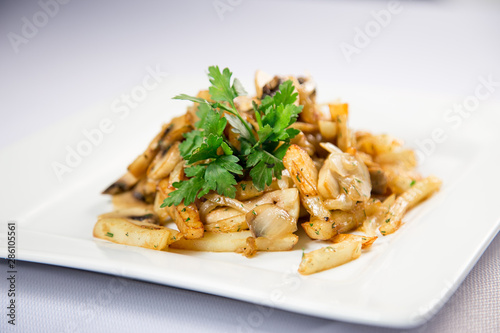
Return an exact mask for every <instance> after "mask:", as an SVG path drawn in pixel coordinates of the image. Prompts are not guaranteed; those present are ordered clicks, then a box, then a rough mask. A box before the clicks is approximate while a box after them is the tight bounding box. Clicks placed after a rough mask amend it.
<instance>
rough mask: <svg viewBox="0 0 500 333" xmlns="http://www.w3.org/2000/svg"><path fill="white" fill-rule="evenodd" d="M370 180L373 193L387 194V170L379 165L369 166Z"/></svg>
mask: <svg viewBox="0 0 500 333" xmlns="http://www.w3.org/2000/svg"><path fill="white" fill-rule="evenodd" d="M368 172H370V180H371V182H372V194H385V193H386V192H387V176H386V175H385V172H384V171H383V170H382V169H381V168H380V167H377V166H374V165H373V166H370V167H368Z"/></svg>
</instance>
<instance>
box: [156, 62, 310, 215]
mask: <svg viewBox="0 0 500 333" xmlns="http://www.w3.org/2000/svg"><path fill="white" fill-rule="evenodd" d="M231 76H232V73H231V71H230V70H229V69H228V68H225V69H224V70H223V71H222V72H221V71H220V69H219V67H218V66H211V67H209V68H208V78H209V80H210V83H211V86H210V87H209V89H208V91H209V93H210V96H211V101H208V100H206V99H203V98H199V97H192V96H188V95H185V94H182V95H178V96H176V97H174V99H181V100H188V101H192V102H195V103H199V106H198V111H197V113H196V114H197V116H198V117H199V118H200V120H199V121H198V122H197V123H196V124H195V129H194V130H193V131H191V132H188V133H186V134H185V135H184V138H185V140H184V141H183V142H182V143H181V144H180V146H179V151H180V153H181V156H182V158H183V159H184V160H185V161H186V165H187V168H186V169H185V174H186V176H187V177H188V178H189V179H187V180H183V181H180V182H176V183H174V184H173V186H174V187H175V188H176V190H175V191H173V192H171V193H170V195H169V196H168V197H167V198H166V199H165V200H164V202H163V204H162V206H161V207H166V206H171V205H179V204H180V203H181V202H183V201H184V204H185V205H189V204H191V203H193V202H194V201H195V199H196V198H201V197H202V196H204V195H205V194H207V193H208V192H209V191H216V192H217V193H219V194H221V195H223V196H226V197H230V198H234V197H235V195H236V187H235V185H236V184H237V179H240V178H241V176H243V173H244V170H247V171H249V175H250V177H251V178H252V182H253V184H254V186H255V188H256V189H257V190H259V191H262V190H264V188H265V186H266V185H271V183H272V179H273V177H276V178H278V179H281V173H282V171H283V170H284V166H283V161H282V159H283V157H284V155H285V153H286V151H287V149H288V147H289V146H290V140H291V139H293V138H294V137H295V136H296V135H297V134H298V133H299V131H298V130H297V129H294V128H290V125H292V124H293V123H294V122H295V121H296V120H297V117H298V115H299V113H300V112H301V111H302V106H298V105H296V104H294V103H295V101H296V100H297V96H298V94H297V93H296V92H295V87H294V86H293V83H292V81H290V80H288V81H285V82H284V83H282V84H281V85H280V86H279V90H278V91H277V92H276V94H275V95H274V96H272V97H271V96H266V97H265V98H264V99H262V101H261V103H260V105H258V104H257V103H253V113H254V118H255V122H256V124H257V128H256V127H254V126H253V125H252V124H251V123H250V122H248V121H247V120H245V119H244V118H243V117H242V116H241V114H240V113H239V112H238V110H237V109H236V106H235V103H234V99H235V98H236V97H238V96H242V95H246V91H245V89H244V88H243V86H242V85H241V83H240V81H239V80H238V79H234V80H233V81H232V82H231ZM228 124H229V125H230V126H231V130H232V131H233V132H234V133H236V134H239V138H238V140H239V141H240V143H241V148H236V147H234V145H232V144H231V143H230V142H229V140H228V138H227V137H226V135H225V134H224V130H225V129H226V126H227V125H228Z"/></svg>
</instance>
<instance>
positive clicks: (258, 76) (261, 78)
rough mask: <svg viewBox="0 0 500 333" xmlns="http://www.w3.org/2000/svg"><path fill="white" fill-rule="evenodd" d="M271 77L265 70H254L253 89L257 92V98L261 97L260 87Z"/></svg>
mask: <svg viewBox="0 0 500 333" xmlns="http://www.w3.org/2000/svg"><path fill="white" fill-rule="evenodd" d="M272 79H273V77H272V76H271V75H269V74H267V73H266V72H263V71H261V70H258V71H256V72H255V91H256V92H257V98H258V99H261V98H262V89H263V88H264V86H265V85H266V84H267V83H268V82H269V81H271V80H272Z"/></svg>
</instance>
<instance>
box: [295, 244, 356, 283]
mask: <svg viewBox="0 0 500 333" xmlns="http://www.w3.org/2000/svg"><path fill="white" fill-rule="evenodd" d="M361 246H362V242H361V240H360V239H356V240H355V239H347V240H344V241H343V242H341V243H336V244H332V245H330V246H327V247H323V248H321V249H318V250H315V251H311V252H309V253H304V255H303V256H302V261H301V262H300V266H299V273H300V274H303V275H309V274H313V273H317V272H321V271H324V270H326V269H330V268H334V267H337V266H340V265H343V264H345V263H346V262H349V261H351V260H354V259H357V258H359V256H360V255H361Z"/></svg>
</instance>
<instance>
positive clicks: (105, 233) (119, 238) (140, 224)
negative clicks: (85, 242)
mask: <svg viewBox="0 0 500 333" xmlns="http://www.w3.org/2000/svg"><path fill="white" fill-rule="evenodd" d="M93 235H94V237H96V238H100V239H104V240H108V241H111V242H114V243H118V244H123V245H131V246H139V247H144V248H147V249H152V250H164V249H166V248H167V247H168V245H169V244H171V243H172V242H175V241H176V240H178V239H179V238H180V237H181V235H180V234H179V232H178V231H177V230H173V229H169V228H166V227H163V226H160V225H157V224H153V223H150V222H145V221H139V220H134V219H130V218H124V217H105V216H101V217H99V219H98V220H97V223H96V224H95V226H94V232H93Z"/></svg>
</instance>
